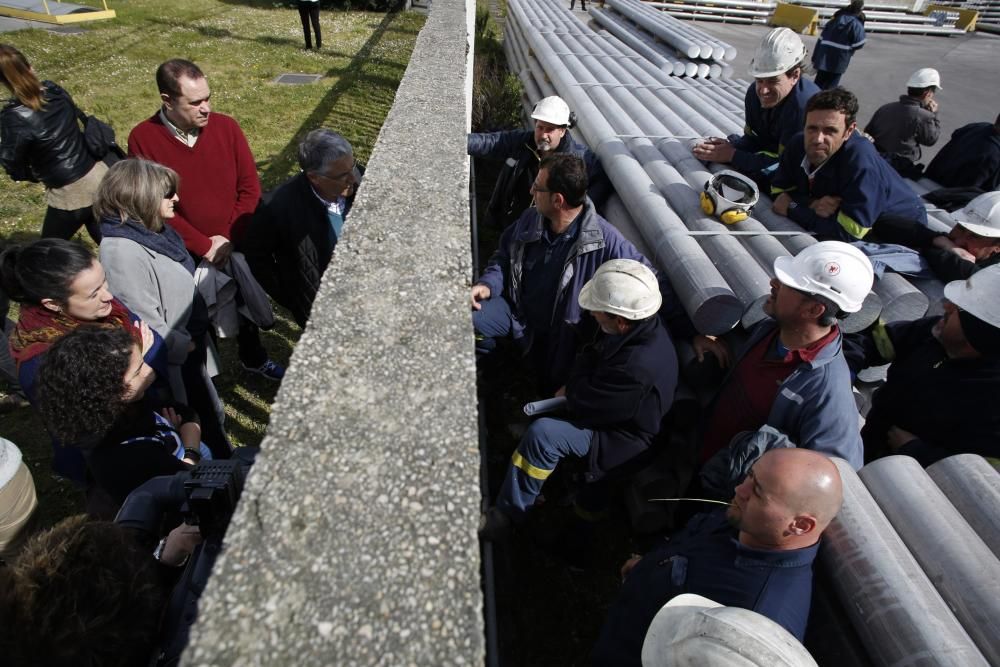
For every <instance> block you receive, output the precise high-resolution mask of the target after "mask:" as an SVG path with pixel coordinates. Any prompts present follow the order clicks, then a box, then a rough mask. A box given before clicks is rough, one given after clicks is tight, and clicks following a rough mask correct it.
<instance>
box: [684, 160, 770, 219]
mask: <svg viewBox="0 0 1000 667" xmlns="http://www.w3.org/2000/svg"><path fill="white" fill-rule="evenodd" d="M759 197H760V192H759V190H758V189H757V184H756V183H754V182H753V181H752V180H751V179H749V178H747V177H746V176H744V175H743V174H741V173H739V172H736V171H731V170H729V169H726V170H723V171H720V172H719V173H717V174H716V175H715V176H713V177H712V178H711V179H709V180H708V182H706V183H705V189H704V190H703V191H702V192H701V193H700V195H699V202H700V203H701V210H702V211H704V212H705V214H706V215H714V216H715V217H716V218H718V219H719V220H720V221H722V222H723V223H724V224H727V225H735V224H736V223H737V222H742V221H743V220H746V219H747V218H749V217H750V212H751V211H752V210H753V207H754V204H756V203H757V200H758V198H759Z"/></svg>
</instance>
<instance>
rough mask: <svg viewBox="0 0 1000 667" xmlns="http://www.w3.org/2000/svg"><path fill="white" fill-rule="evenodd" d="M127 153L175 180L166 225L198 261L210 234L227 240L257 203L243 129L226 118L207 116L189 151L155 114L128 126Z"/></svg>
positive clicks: (246, 220)
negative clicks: (174, 204)
mask: <svg viewBox="0 0 1000 667" xmlns="http://www.w3.org/2000/svg"><path fill="white" fill-rule="evenodd" d="M128 154H129V156H130V157H142V158H146V159H147V160H153V161H154V162H159V163H160V164H162V165H165V166H167V167H170V168H171V169H173V170H174V171H176V172H177V174H178V175H179V176H180V186H179V187H178V190H177V194H178V196H179V197H180V202H179V203H178V205H177V208H176V209H175V211H176V215H175V216H174V218H173V219H172V220H170V221H169V224H170V226H171V227H173V228H174V229H176V230H177V231H178V233H180V235H181V238H183V239H184V245H185V246H187V249H188V250H190V251H191V252H193V253H194V254H196V255H198V256H199V257H202V256H204V255H205V253H206V252H208V249H209V248H210V247H211V246H212V242H211V240H209V238H208V237H210V236H224V237H226V238H227V239H232V238H233V233H234V228H235V231H237V232H238V231H239V229H240V228H241V227H243V226H244V225H246V224H249V222H250V218H251V217H252V216H253V212H254V210H255V209H256V208H257V202H258V201H260V179H259V178H258V177H257V165H256V164H255V163H254V159H253V153H251V152H250V146H249V145H248V144H247V139H246V137H245V136H243V130H241V129H240V126H239V124H237V122H236V121H235V120H233V119H232V118H230V117H229V116H226V115H225V114H221V113H214V112H213V113H212V115H211V116H210V117H209V121H208V125H206V126H205V127H204V128H202V130H201V134H200V135H199V136H198V141H197V142H195V145H194V146H193V147H190V146H186V145H185V144H183V143H181V142H180V141H178V140H177V139H176V138H175V137H174V135H173V134H172V132H171V130H170V128H168V127H167V126H166V125H164V124H163V121H162V120H160V114H159V112H157V113H155V114H154V115H153V117H152V118H149V119H147V120H144V121H143V122H141V123H139V124H138V125H136V126H135V128H133V130H132V132H131V133H130V134H129V135H128Z"/></svg>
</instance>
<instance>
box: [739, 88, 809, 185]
mask: <svg viewBox="0 0 1000 667" xmlns="http://www.w3.org/2000/svg"><path fill="white" fill-rule="evenodd" d="M818 92H819V88H818V87H817V86H816V84H815V83H813V82H812V81H811V80H809V79H806V78H805V77H802V76H800V77H799V82H798V83H796V84H795V87H794V88H792V90H791V92H790V93H788V95H787V96H786V97H785V99H783V100H781V102H780V103H779V104H778V106H776V107H774V108H773V109H765V108H764V107H762V106H761V105H760V98H759V97H757V84H755V83H751V84H750V87H749V88H747V95H746V99H745V100H744V102H743V109H744V113H745V114H746V126H745V127H744V128H743V136H739V135H735V134H733V135H731V136H729V137H728V139H729V143H731V144H732V145H733V146H734V147H735V148H736V153H735V154H734V155H733V160H732V163H731V164H732V166H733V168H734V169H736V170H737V171H740V172H742V173H744V174H747V175H748V176H754V175H755V174H757V173H760V174H762V175H764V176H770V175H771V174H772V173H773V172H774V170H775V169H777V168H778V158H780V157H781V154H782V153H784V152H785V148H786V147H787V146H788V142H789V141H790V140H791V138H792V137H793V136H795V135H796V134H797V133H799V132H801V131H802V129H803V128H804V127H805V123H806V102H808V101H809V98H810V97H812V96H813V95H815V94H816V93H818Z"/></svg>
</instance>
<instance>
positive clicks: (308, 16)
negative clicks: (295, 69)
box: [298, 0, 323, 51]
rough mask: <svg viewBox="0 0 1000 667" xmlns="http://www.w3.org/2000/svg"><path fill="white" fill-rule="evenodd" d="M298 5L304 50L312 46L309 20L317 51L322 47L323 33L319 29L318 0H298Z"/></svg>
mask: <svg viewBox="0 0 1000 667" xmlns="http://www.w3.org/2000/svg"><path fill="white" fill-rule="evenodd" d="M298 7H299V18H300V19H301V20H302V36H303V37H305V40H306V50H308V49H311V48H312V37H311V36H310V35H309V22H310V21H312V29H313V32H315V33H316V50H317V51H319V50H320V49H322V48H323V35H322V33H321V32H320V30H319V0H298Z"/></svg>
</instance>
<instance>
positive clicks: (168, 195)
mask: <svg viewBox="0 0 1000 667" xmlns="http://www.w3.org/2000/svg"><path fill="white" fill-rule="evenodd" d="M176 196H177V188H170V189H169V190H167V193H166V194H165V195H163V198H164V199H173V198H174V197H176Z"/></svg>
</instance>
